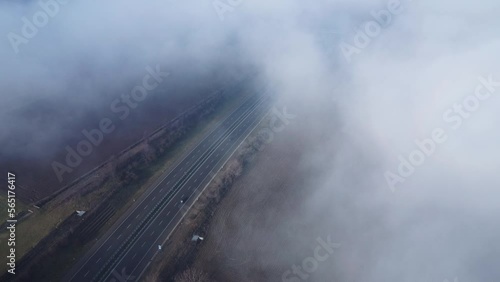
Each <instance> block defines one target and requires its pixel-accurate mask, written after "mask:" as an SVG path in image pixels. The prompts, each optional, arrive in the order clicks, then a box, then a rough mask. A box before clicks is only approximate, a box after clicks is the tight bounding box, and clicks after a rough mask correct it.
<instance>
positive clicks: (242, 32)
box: [0, 0, 500, 282]
mask: <svg viewBox="0 0 500 282" xmlns="http://www.w3.org/2000/svg"><path fill="white" fill-rule="evenodd" d="M224 3H225V2H224ZM388 3H392V2H391V1H347V0H346V1H314V2H306V1H244V0H243V1H240V2H237V1H235V2H233V4H234V7H231V8H230V9H228V10H225V11H224V12H221V10H219V11H217V10H216V9H215V8H214V6H213V5H212V2H211V1H185V2H182V3H181V2H174V1H143V2H134V1H128V0H127V1H107V2H105V3H103V2H102V1H101V2H98V1H70V2H69V3H68V4H66V5H64V6H61V11H60V12H59V13H58V14H57V15H56V16H55V17H53V18H51V19H50V22H49V24H48V25H47V26H45V27H43V28H41V29H40V30H39V32H38V33H37V35H36V36H34V37H33V38H32V39H30V40H29V42H28V43H27V44H21V45H20V46H19V53H18V54H15V53H14V51H13V48H12V46H11V44H10V43H9V40H8V39H7V37H4V39H5V40H3V41H2V42H1V43H0V44H1V45H0V60H1V62H2V64H1V65H0V73H1V76H0V86H2V89H3V91H2V92H1V94H0V95H1V99H2V101H3V103H2V105H3V106H2V111H1V113H0V114H1V115H2V116H1V123H0V124H1V126H0V129H1V132H2V133H0V134H1V135H0V140H1V141H2V142H0V144H5V145H2V154H0V156H9V158H12V157H13V156H15V155H16V154H17V153H18V152H24V153H26V152H29V154H28V156H24V158H28V159H29V158H30V157H29V156H30V155H31V154H34V155H38V154H41V152H44V153H46V152H52V151H56V150H57V149H58V146H61V145H62V144H61V140H62V139H64V138H66V137H65V136H67V135H68V134H69V135H71V134H74V133H70V132H68V128H71V127H73V126H75V125H78V124H81V121H80V120H81V119H85V118H86V117H87V116H88V115H89V114H90V113H92V114H94V115H96V116H97V117H101V116H100V111H103V112H105V111H106V110H108V106H109V103H110V101H111V100H112V99H113V98H114V97H116V95H118V94H116V93H117V92H120V91H126V89H130V88H131V87H133V85H135V81H137V77H139V78H140V77H142V75H143V73H144V67H145V66H147V65H152V66H154V65H156V64H160V65H161V66H162V67H163V66H164V67H165V68H164V69H165V71H169V72H171V73H172V78H169V81H174V82H172V83H178V85H188V84H189V83H190V81H191V77H197V78H199V77H201V78H203V81H204V82H207V81H211V80H210V79H213V78H214V77H215V78H217V79H220V81H226V80H225V79H227V78H230V77H231V76H230V74H231V73H232V72H233V70H234V69H240V68H241V66H250V65H251V66H254V67H256V68H257V70H258V72H259V73H261V74H263V75H264V77H266V79H267V80H268V81H269V83H272V84H273V85H275V87H276V92H277V93H278V95H279V96H280V99H281V100H282V101H284V103H285V104H286V105H287V106H288V107H289V108H293V109H295V111H296V113H297V116H298V119H302V121H301V122H302V123H303V124H307V130H304V131H303V132H302V133H303V134H308V140H309V144H310V146H308V147H307V148H304V152H305V153H304V158H303V159H300V160H297V161H298V163H300V166H302V167H311V168H314V169H316V170H317V171H318V173H317V174H316V175H303V176H302V177H303V178H305V179H306V180H305V181H306V182H308V183H309V184H310V185H309V187H311V188H310V189H311V192H310V193H309V196H308V197H306V198H305V199H304V205H303V206H301V207H300V209H301V214H303V218H293V219H287V218H285V219H282V221H285V222H286V221H287V220H289V221H290V222H297V221H300V220H304V221H307V222H308V223H309V224H313V225H316V226H317V227H318V228H317V229H315V230H321V233H320V234H311V232H307V231H304V234H299V235H297V237H300V238H302V239H303V240H301V241H300V242H294V243H293V244H291V245H290V246H286V247H287V248H289V249H292V250H293V248H297V249H302V248H303V246H304V245H306V246H309V245H311V244H313V243H314V242H315V239H316V237H318V236H321V235H324V234H325V233H326V234H329V235H330V236H331V237H332V239H333V240H334V241H336V242H338V243H340V244H341V250H340V251H339V253H338V254H334V256H335V261H334V263H333V261H332V262H328V263H327V264H328V266H326V264H325V265H319V266H318V270H317V271H316V272H315V273H314V274H313V278H311V279H314V280H315V281H377V282H378V281H380V282H382V281H384V282H385V281H440V282H441V281H444V280H445V279H449V280H450V281H451V280H452V279H453V278H455V277H457V278H458V279H459V281H494V279H495V278H497V277H500V271H499V270H498V267H497V266H498V264H499V262H500V261H499V260H500V259H499V258H500V253H499V251H500V250H499V244H498V243H497V238H498V237H499V236H500V228H499V227H497V226H498V224H497V222H498V221H499V220H500V207H499V205H498V204H497V203H498V200H497V199H498V197H499V196H500V195H499V193H498V192H496V191H497V190H498V187H499V185H498V184H499V183H500V180H499V178H498V172H497V170H498V168H499V167H500V161H499V159H498V156H499V154H498V153H499V150H498V147H497V146H498V145H497V144H499V141H500V134H499V133H498V130H496V129H497V127H496V126H495V125H496V124H498V123H499V122H500V115H499V114H498V108H499V106H500V97H498V94H499V93H500V87H499V85H498V83H496V81H500V72H499V71H498V65H499V63H500V55H498V50H499V47H500V40H499V36H500V30H499V29H498V26H499V24H500V20H499V19H498V12H500V4H499V3H498V2H496V1H488V0H483V1H479V2H474V3H470V2H466V1H458V2H457V1H448V0H444V1H438V2H435V1H427V0H426V1H401V6H400V9H401V13H399V14H394V13H392V14H391V20H390V22H388V24H387V25H386V26H384V27H382V28H381V29H380V31H379V32H378V33H377V35H375V36H372V37H369V38H370V39H369V43H368V44H366V45H364V46H363V47H356V44H355V40H356V36H357V34H358V33H359V30H360V29H361V30H364V28H365V26H366V23H367V22H369V21H372V20H374V17H373V15H372V14H371V13H372V11H380V10H382V9H387V6H388ZM0 5H1V6H0V26H1V27H2V32H3V33H4V34H7V33H8V32H10V31H12V30H13V31H14V32H17V33H19V30H20V28H21V26H22V22H21V20H20V18H21V17H22V16H24V15H32V14H33V12H34V11H36V9H37V4H36V3H31V2H23V3H22V4H15V3H14V2H7V3H2V4H0ZM345 44H349V45H350V46H355V47H356V48H357V49H356V50H357V51H356V52H354V53H348V52H347V51H346V49H343V48H342V46H344V47H345V46H346V45H345ZM351 51H352V49H351ZM346 52H347V53H346ZM349 54H350V55H349ZM214 73H216V74H214ZM481 77H482V78H483V79H481ZM134 79H136V80H135V81H134ZM488 79H490V80H492V81H493V83H490V85H489V86H485V84H484V81H485V80H486V81H487V80H488ZM495 83H496V84H495ZM480 85H483V86H481V90H480V91H481V92H480V93H482V94H483V97H485V96H486V94H487V93H490V92H491V95H490V96H489V97H486V98H484V99H482V100H481V99H478V100H477V101H479V102H478V103H479V104H478V105H477V107H474V110H473V111H466V113H465V114H459V113H457V112H456V109H457V108H456V107H455V105H456V104H464V99H466V98H467V97H469V96H471V95H475V93H476V91H477V88H478V87H480ZM492 85H493V86H492ZM495 87H496V89H495ZM124 89H125V90H124ZM488 90H491V91H488ZM178 95H180V94H178ZM34 101H44V102H47V103H50V104H51V105H52V106H51V107H49V108H50V109H53V108H55V109H57V110H58V111H59V113H60V116H64V118H57V119H54V120H51V119H48V120H44V119H36V118H35V119H33V118H31V117H30V118H27V114H26V113H25V112H23V111H20V110H19V109H20V108H21V109H22V108H23V107H25V105H26V104H28V103H35V102H34ZM467 101H472V100H470V99H469V100H467ZM54 105H56V106H54ZM467 107H468V108H469V107H470V106H467ZM450 109H451V112H449V111H450ZM436 130H438V131H439V132H440V133H441V134H435V133H434V132H435V131H436ZM79 131H80V129H78V130H77V132H79ZM12 133H16V134H19V136H24V138H29V139H30V140H32V141H30V142H25V145H24V147H20V145H19V143H18V142H13V141H12V139H10V138H11V137H10V135H11V134H12ZM433 136H434V137H433ZM435 136H439V137H435ZM432 138H434V139H439V140H444V141H442V142H435V141H434V142H433V144H434V145H435V146H431V147H432V150H431V149H429V150H428V154H425V155H424V154H421V155H420V156H424V157H423V160H422V158H420V160H421V162H420V163H419V165H412V167H414V168H413V169H409V170H410V172H409V173H408V176H404V177H401V176H399V178H398V177H396V178H394V175H398V169H399V167H400V166H401V164H400V163H401V160H400V159H401V158H402V159H405V160H409V158H410V155H411V154H412V153H413V152H414V151H415V150H419V148H420V147H419V146H418V145H417V144H416V143H415V140H417V143H422V142H424V141H423V140H428V139H432ZM9 140H10V141H9ZM54 144H55V145H54ZM429 146H430V145H429ZM431 147H428V148H431ZM46 148H49V149H46ZM420 150H422V149H420ZM424 153H425V152H424ZM47 154H48V153H47ZM413 155H414V156H416V155H415V154H413ZM400 156H401V158H399V157H400ZM45 157H46V155H45ZM410 165H411V163H410ZM405 166H406V168H407V169H408V165H405ZM407 172H408V171H407ZM391 173H392V174H391ZM388 175H392V176H391V177H389V179H392V182H391V180H389V181H388V180H387V179H388ZM394 179H399V180H398V181H394ZM391 183H392V184H391ZM318 232H320V231H318ZM295 255H296V257H294V258H293V259H290V258H288V259H287V263H288V261H295V262H296V263H300V262H301V261H302V260H303V259H304V258H306V257H307V256H309V253H307V252H306V253H304V254H303V255H302V254H301V253H300V252H299V251H296V252H295ZM343 255H344V257H342V256H343ZM277 257H280V255H279V254H278V255H277ZM284 270H285V269H284ZM284 270H283V271H284ZM280 276H281V273H278V274H277V277H280ZM295 277H298V276H295ZM290 281H293V280H290ZM297 281H301V280H297Z"/></svg>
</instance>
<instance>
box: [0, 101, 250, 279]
mask: <svg viewBox="0 0 500 282" xmlns="http://www.w3.org/2000/svg"><path fill="white" fill-rule="evenodd" d="M244 96H246V95H233V96H229V97H228V98H227V99H226V100H225V101H224V102H223V103H222V104H221V105H220V107H218V109H217V110H216V111H215V112H213V113H211V114H209V115H208V116H206V117H205V119H204V120H202V121H200V122H198V123H197V125H196V126H195V127H194V128H192V129H191V130H189V131H188V132H187V133H186V134H185V135H184V136H183V137H182V138H181V139H180V140H179V141H178V142H176V143H175V144H174V145H173V146H172V147H171V148H169V150H168V151H167V152H166V153H164V154H163V155H162V156H161V157H160V158H158V159H157V160H155V161H154V162H153V163H151V164H150V165H149V166H147V167H145V168H143V169H142V170H141V172H140V174H139V178H138V179H136V180H134V181H133V182H131V183H129V184H128V185H126V187H123V188H120V189H118V190H117V191H116V192H115V193H114V194H113V195H112V198H111V199H110V200H109V204H110V205H112V206H113V207H114V208H115V210H116V212H115V214H114V215H113V216H112V217H111V218H110V219H109V220H108V221H107V223H106V224H105V225H104V226H103V227H102V228H101V229H100V230H99V232H98V233H97V236H96V238H99V237H101V236H102V235H103V234H104V233H105V232H106V231H107V230H108V229H109V227H111V225H113V224H114V223H115V222H116V221H117V220H118V219H119V218H120V217H121V216H122V215H123V214H124V213H125V212H126V211H127V210H128V209H129V208H130V207H131V206H132V205H133V203H134V201H133V199H137V198H139V197H140V196H141V195H142V194H143V193H144V192H145V191H146V190H147V189H148V188H149V187H150V186H151V185H152V183H154V182H155V181H156V180H157V179H158V178H159V177H161V176H162V175H163V174H164V173H165V172H166V171H167V170H168V169H169V168H171V167H172V165H174V164H175V162H176V160H178V159H179V158H181V157H182V156H183V155H184V154H186V153H187V152H189V150H191V149H192V148H193V147H194V146H195V145H196V144H198V142H199V141H200V140H201V139H202V138H203V137H204V136H205V135H206V134H207V133H208V132H210V131H211V130H212V129H213V128H214V127H215V125H216V124H217V123H218V122H219V121H220V120H221V119H223V118H224V117H225V116H226V115H227V114H228V113H230V112H231V111H232V110H233V109H234V108H235V107H236V106H237V105H238V104H239V103H240V102H241V101H242V99H243V98H244ZM113 185H116V183H114V182H113V180H112V179H110V180H108V181H107V182H106V183H105V184H104V186H103V187H102V188H101V189H99V190H98V191H95V192H92V193H89V194H88V195H86V196H84V197H81V198H79V199H78V200H75V199H73V200H70V202H68V203H67V204H64V205H61V206H60V207H55V208H51V209H50V210H48V209H45V208H42V209H39V210H36V211H35V214H33V215H32V216H31V217H30V218H29V219H28V220H26V222H23V223H22V224H20V226H19V229H18V233H17V234H18V238H19V239H18V240H19V246H18V257H20V256H21V255H22V254H24V253H26V252H27V251H28V250H29V249H30V248H31V247H32V246H34V245H35V244H36V243H37V242H39V241H40V240H41V239H42V238H43V237H45V236H47V234H49V233H50V231H51V230H53V229H54V228H56V227H57V225H58V224H59V223H61V222H62V221H63V220H64V219H65V218H67V217H68V216H69V215H71V214H72V213H73V212H74V211H75V210H76V209H84V210H85V207H88V206H89V205H90V204H89V203H90V202H91V201H94V200H95V199H96V198H97V197H104V196H105V193H106V191H108V190H109V188H108V186H109V187H113ZM94 243H95V240H91V241H89V242H88V243H86V244H85V245H81V244H77V243H69V244H67V245H66V246H64V247H62V248H60V249H59V250H58V251H57V255H54V256H51V257H50V258H49V259H47V260H45V261H44V262H43V264H42V265H40V266H37V267H36V268H35V269H34V273H33V275H34V277H37V281H55V280H58V279H61V278H62V275H63V274H64V272H65V271H66V270H68V269H69V268H70V267H71V266H72V265H73V264H74V263H75V261H76V260H77V258H78V257H80V256H81V255H83V253H84V252H85V251H86V250H88V249H89V248H90V247H91V246H92V245H93V244H94ZM4 245H5V244H4ZM4 248H5V251H6V246H0V252H1V251H3V249H4ZM3 265H5V264H2V271H3V272H4V271H5V269H6V268H5V267H3ZM54 269H57V270H58V273H57V274H54Z"/></svg>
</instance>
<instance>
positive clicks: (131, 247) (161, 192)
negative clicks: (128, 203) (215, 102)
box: [63, 94, 269, 282]
mask: <svg viewBox="0 0 500 282" xmlns="http://www.w3.org/2000/svg"><path fill="white" fill-rule="evenodd" d="M268 99H269V98H268V96H267V95H266V94H256V95H252V96H250V97H249V98H247V100H246V101H244V102H243V103H242V104H241V105H240V106H239V107H238V108H237V109H235V110H234V111H233V112H232V113H231V114H230V115H228V116H227V117H226V118H225V119H224V120H223V121H222V122H220V123H219V124H218V125H217V126H216V127H215V129H214V130H213V131H212V132H211V133H209V134H208V135H207V136H206V137H205V138H204V139H203V140H202V141H201V142H200V143H199V144H198V145H197V146H196V147H195V148H194V149H193V150H192V151H191V152H190V153H188V154H187V155H186V156H184V158H183V159H182V160H181V161H180V162H178V163H177V165H176V166H175V167H174V168H173V169H171V170H170V171H168V172H167V173H165V174H164V176H162V177H161V178H160V180H159V181H157V183H155V184H154V185H153V186H152V187H151V188H149V190H148V191H147V192H146V193H145V194H144V195H143V196H142V197H141V198H140V199H139V200H137V201H136V203H135V205H134V206H133V207H131V209H130V210H129V211H128V212H127V213H126V214H125V215H124V216H122V218H121V219H119V220H118V222H117V223H116V224H115V225H114V226H113V227H112V228H111V230H109V231H108V232H107V233H106V235H104V236H103V237H102V238H101V239H100V240H99V241H98V242H97V243H96V244H95V245H94V246H93V247H92V248H91V249H90V250H89V251H88V252H87V253H86V254H85V255H84V256H83V257H82V259H81V260H80V261H79V262H77V264H76V265H75V266H74V267H73V268H72V269H71V270H70V271H69V272H68V274H67V275H66V276H65V278H64V279H63V280H64V281H85V282H88V281H125V280H126V281H139V280H140V278H141V277H142V275H143V274H144V272H145V271H146V269H147V268H148V266H149V264H150V262H151V260H152V259H153V258H154V256H155V255H156V254H157V253H158V252H168V251H169V250H168V248H167V249H165V248H162V250H161V251H159V250H158V245H162V246H163V245H164V243H165V242H166V240H168V237H169V235H170V234H171V233H172V231H173V230H174V229H175V227H176V226H177V225H178V224H179V222H180V221H181V219H182V218H183V216H184V214H185V213H186V212H187V211H188V208H189V207H190V206H191V205H192V204H193V202H194V201H195V199H196V198H197V197H198V195H199V194H200V193H201V191H203V189H204V188H205V187H206V186H207V185H208V183H210V181H211V179H212V177H213V176H214V175H215V174H216V173H217V172H218V171H219V170H220V169H221V168H222V166H223V165H224V163H225V162H226V161H227V159H228V158H229V157H230V156H231V155H232V154H233V152H234V151H235V150H236V149H237V147H238V146H239V145H240V144H241V142H242V141H243V140H244V139H245V137H246V136H247V135H248V134H249V133H250V132H251V130H252V129H253V128H254V127H255V126H256V124H257V123H258V122H259V121H260V120H261V119H262V117H263V116H264V114H265V113H266V112H267V111H268V109H269V102H268ZM186 198H187V201H186V202H185V203H181V199H186Z"/></svg>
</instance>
